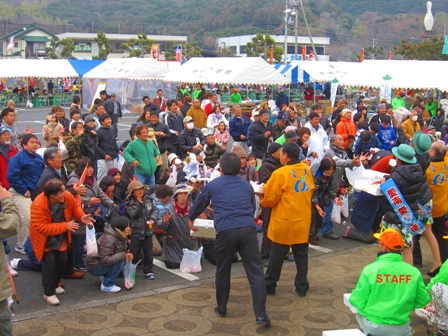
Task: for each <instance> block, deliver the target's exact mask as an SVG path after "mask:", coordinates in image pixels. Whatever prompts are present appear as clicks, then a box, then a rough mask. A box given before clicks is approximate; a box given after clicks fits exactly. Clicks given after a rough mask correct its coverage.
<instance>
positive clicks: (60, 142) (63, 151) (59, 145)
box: [58, 140, 68, 157]
mask: <svg viewBox="0 0 448 336" xmlns="http://www.w3.org/2000/svg"><path fill="white" fill-rule="evenodd" d="M58 148H59V151H60V152H61V156H62V157H64V156H65V155H67V154H68V150H67V147H65V145H64V143H63V142H62V140H59V144H58Z"/></svg>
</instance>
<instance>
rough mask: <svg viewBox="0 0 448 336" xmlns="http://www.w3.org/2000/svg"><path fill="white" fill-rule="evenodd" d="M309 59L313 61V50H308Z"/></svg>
mask: <svg viewBox="0 0 448 336" xmlns="http://www.w3.org/2000/svg"><path fill="white" fill-rule="evenodd" d="M309 60H310V61H314V52H312V51H310V57H309Z"/></svg>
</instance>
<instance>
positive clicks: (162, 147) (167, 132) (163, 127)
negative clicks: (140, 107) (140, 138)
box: [147, 121, 171, 154]
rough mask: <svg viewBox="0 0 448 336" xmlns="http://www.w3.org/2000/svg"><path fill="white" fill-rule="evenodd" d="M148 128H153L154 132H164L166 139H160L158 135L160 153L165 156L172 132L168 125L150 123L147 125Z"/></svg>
mask: <svg viewBox="0 0 448 336" xmlns="http://www.w3.org/2000/svg"><path fill="white" fill-rule="evenodd" d="M147 126H148V127H151V128H152V129H153V130H154V132H163V133H165V136H164V137H160V136H157V135H156V140H157V144H158V145H159V152H160V154H163V153H165V152H166V147H167V139H169V138H171V132H170V129H169V128H168V126H167V125H165V124H164V123H161V122H160V121H159V122H158V123H157V124H155V125H154V124H152V123H149V124H147Z"/></svg>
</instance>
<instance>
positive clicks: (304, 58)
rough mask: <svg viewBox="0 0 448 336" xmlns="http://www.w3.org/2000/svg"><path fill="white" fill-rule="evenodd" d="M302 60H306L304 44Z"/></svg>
mask: <svg viewBox="0 0 448 336" xmlns="http://www.w3.org/2000/svg"><path fill="white" fill-rule="evenodd" d="M302 61H306V47H305V46H302Z"/></svg>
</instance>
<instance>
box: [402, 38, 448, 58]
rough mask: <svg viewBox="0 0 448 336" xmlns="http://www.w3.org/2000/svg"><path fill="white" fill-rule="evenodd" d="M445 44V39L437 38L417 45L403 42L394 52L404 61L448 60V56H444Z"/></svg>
mask: <svg viewBox="0 0 448 336" xmlns="http://www.w3.org/2000/svg"><path fill="white" fill-rule="evenodd" d="M443 44H444V39H443V38H440V39H439V38H437V37H433V38H431V39H428V40H424V41H421V42H416V43H414V42H409V41H407V40H402V41H401V43H400V44H399V45H398V46H394V52H395V53H396V54H398V55H401V56H402V57H403V58H404V59H417V60H428V61H434V60H448V55H443V54H442V49H443Z"/></svg>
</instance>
